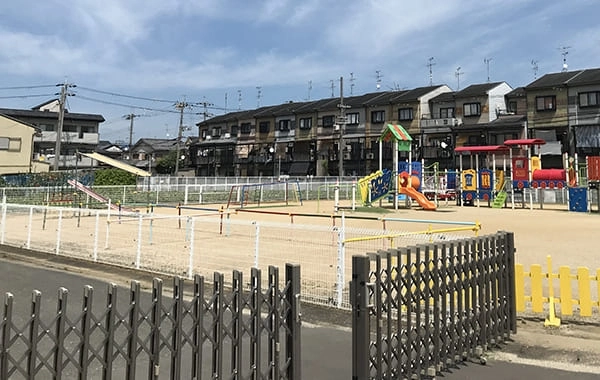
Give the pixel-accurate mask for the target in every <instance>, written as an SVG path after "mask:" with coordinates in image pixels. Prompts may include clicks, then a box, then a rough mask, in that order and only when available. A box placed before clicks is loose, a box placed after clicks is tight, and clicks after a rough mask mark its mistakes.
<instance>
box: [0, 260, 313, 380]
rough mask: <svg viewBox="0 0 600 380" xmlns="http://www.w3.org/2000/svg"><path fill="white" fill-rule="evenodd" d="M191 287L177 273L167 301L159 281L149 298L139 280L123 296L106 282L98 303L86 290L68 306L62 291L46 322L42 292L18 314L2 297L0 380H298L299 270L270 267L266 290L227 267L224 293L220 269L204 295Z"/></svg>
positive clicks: (199, 286) (255, 277) (198, 286)
mask: <svg viewBox="0 0 600 380" xmlns="http://www.w3.org/2000/svg"><path fill="white" fill-rule="evenodd" d="M282 283H283V287H280V285H281V284H282ZM191 292H192V294H187V292H186V294H184V281H183V279H181V278H175V279H174V283H173V295H172V298H171V299H169V298H167V297H166V296H165V295H163V284H162V281H160V280H158V279H156V280H154V281H153V284H152V291H151V294H150V295H148V294H147V293H146V292H142V291H141V290H140V283H139V282H133V283H132V284H131V288H130V291H129V295H128V297H127V296H125V297H123V296H119V297H118V296H117V295H118V292H117V286H116V285H110V286H109V288H108V291H107V299H106V302H105V303H104V304H101V307H100V308H98V307H93V304H96V306H97V302H94V300H93V295H94V289H93V288H92V287H90V286H88V287H86V288H85V289H84V296H83V304H81V305H71V306H72V307H71V308H69V310H67V305H68V304H69V303H71V304H73V302H72V301H69V302H67V301H68V295H69V292H68V290H67V289H64V288H61V289H60V291H59V296H58V305H57V308H56V316H53V317H52V318H50V319H46V320H44V317H42V311H41V308H40V305H41V293H40V292H39V291H34V294H33V300H32V304H31V313H30V314H28V315H26V316H25V317H24V316H23V314H22V313H21V314H20V315H16V314H17V313H16V312H14V311H13V306H14V305H13V296H12V294H10V293H7V294H6V295H5V299H4V314H3V319H2V321H0V334H1V336H0V379H2V380H8V379H11V380H14V379H42V378H43V379H46V378H53V379H61V378H64V379H75V378H79V379H92V378H94V379H107V380H108V379H129V380H134V379H142V378H145V379H163V378H164V379H209V378H210V379H252V380H260V379H277V380H280V379H286V380H298V379H300V378H301V376H300V309H299V308H300V267H299V266H297V265H290V264H288V265H286V268H285V281H282V282H280V279H279V270H278V269H277V268H276V267H269V273H268V286H267V287H266V289H263V288H262V279H261V271H260V270H258V269H252V272H251V276H250V279H249V281H248V282H247V283H245V282H244V278H243V276H242V273H241V272H238V271H234V272H233V283H232V287H231V289H226V288H225V285H224V278H223V275H222V274H220V273H215V274H214V280H213V282H212V290H209V291H207V289H206V287H205V281H204V278H203V277H201V276H196V277H195V279H194V283H193V288H192V289H191ZM148 298H149V299H148ZM144 303H146V304H148V307H143V306H142V305H143V304H144ZM73 306H78V307H79V308H78V309H77V310H75V308H74V307H73ZM43 315H44V316H47V315H48V314H47V313H46V314H43Z"/></svg>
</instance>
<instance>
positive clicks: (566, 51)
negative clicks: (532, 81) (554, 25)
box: [558, 46, 571, 71]
mask: <svg viewBox="0 0 600 380" xmlns="http://www.w3.org/2000/svg"><path fill="white" fill-rule="evenodd" d="M570 48H571V47H570V46H561V47H559V48H558V50H560V51H561V53H560V54H561V55H562V57H563V65H562V71H569V65H567V55H568V54H569V49H570Z"/></svg>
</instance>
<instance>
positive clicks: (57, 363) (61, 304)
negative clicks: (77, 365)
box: [36, 287, 69, 379]
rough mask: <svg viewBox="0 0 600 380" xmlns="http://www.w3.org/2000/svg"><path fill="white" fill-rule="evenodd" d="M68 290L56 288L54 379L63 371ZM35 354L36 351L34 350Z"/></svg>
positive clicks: (58, 377)
mask: <svg viewBox="0 0 600 380" xmlns="http://www.w3.org/2000/svg"><path fill="white" fill-rule="evenodd" d="M68 296H69V291H68V290H67V289H65V288H62V287H61V288H60V289H58V304H57V307H56V331H55V332H56V342H55V343H56V347H55V350H54V373H55V374H56V377H55V378H56V379H60V378H61V376H60V375H61V374H62V371H63V355H64V351H65V322H66V319H67V300H68ZM36 355H37V352H36Z"/></svg>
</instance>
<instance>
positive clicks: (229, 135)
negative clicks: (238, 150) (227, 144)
mask: <svg viewBox="0 0 600 380" xmlns="http://www.w3.org/2000/svg"><path fill="white" fill-rule="evenodd" d="M223 138H226V139H229V138H231V133H225V135H223Z"/></svg>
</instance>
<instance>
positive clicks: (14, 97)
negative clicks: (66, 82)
mask: <svg viewBox="0 0 600 380" xmlns="http://www.w3.org/2000/svg"><path fill="white" fill-rule="evenodd" d="M54 95H56V94H35V95H13V96H0V99H26V98H41V97H48V96H54Z"/></svg>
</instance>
